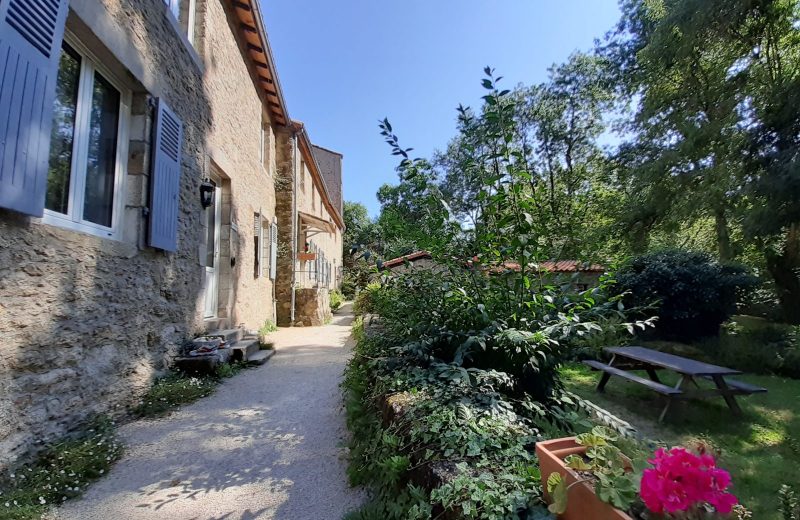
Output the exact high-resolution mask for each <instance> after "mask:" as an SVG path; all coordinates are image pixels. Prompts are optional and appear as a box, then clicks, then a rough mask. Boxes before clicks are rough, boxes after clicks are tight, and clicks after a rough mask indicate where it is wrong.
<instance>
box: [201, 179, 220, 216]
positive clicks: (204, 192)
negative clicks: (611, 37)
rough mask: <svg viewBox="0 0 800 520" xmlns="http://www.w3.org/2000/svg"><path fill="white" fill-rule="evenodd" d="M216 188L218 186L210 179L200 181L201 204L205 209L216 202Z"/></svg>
mask: <svg viewBox="0 0 800 520" xmlns="http://www.w3.org/2000/svg"><path fill="white" fill-rule="evenodd" d="M216 188H217V186H216V185H215V184H214V183H213V182H211V180H210V179H206V180H204V181H203V182H201V183H200V205H201V206H203V209H206V208H210V207H211V205H212V204H214V192H215V191H216Z"/></svg>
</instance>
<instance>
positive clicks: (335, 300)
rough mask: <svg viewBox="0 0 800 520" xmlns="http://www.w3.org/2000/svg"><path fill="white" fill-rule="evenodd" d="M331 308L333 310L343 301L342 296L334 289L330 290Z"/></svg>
mask: <svg viewBox="0 0 800 520" xmlns="http://www.w3.org/2000/svg"><path fill="white" fill-rule="evenodd" d="M330 301H331V310H332V311H335V310H337V309H338V308H339V307H341V306H342V303H344V296H343V295H342V293H341V292H339V291H337V290H336V289H334V290H332V291H331V292H330Z"/></svg>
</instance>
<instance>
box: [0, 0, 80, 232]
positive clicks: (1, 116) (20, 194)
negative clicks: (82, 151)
mask: <svg viewBox="0 0 800 520" xmlns="http://www.w3.org/2000/svg"><path fill="white" fill-rule="evenodd" d="M67 5H68V1H67V0H10V1H6V2H2V1H0V207H3V208H7V209H11V210H14V211H19V212H21V213H25V214H27V215H33V216H36V217H41V216H42V215H43V214H44V201H45V191H46V189H47V170H48V160H49V157H48V156H49V152H50V131H51V129H52V125H53V106H54V101H55V94H56V79H57V77H58V62H59V57H60V55H61V52H60V50H61V41H62V39H63V37H64V21H65V19H66V16H67Z"/></svg>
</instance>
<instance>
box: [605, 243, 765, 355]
mask: <svg viewBox="0 0 800 520" xmlns="http://www.w3.org/2000/svg"><path fill="white" fill-rule="evenodd" d="M616 278H617V286H616V290H617V291H618V292H619V293H620V294H625V295H626V304H627V306H628V307H629V308H631V307H633V308H642V309H647V308H649V309H650V310H649V311H646V312H645V313H644V314H642V315H643V316H649V315H652V314H653V313H654V314H656V315H657V316H658V321H657V322H656V327H655V332H656V334H657V335H658V336H660V337H663V338H673V339H680V340H684V341H686V340H692V339H697V338H702V337H708V336H716V335H717V334H719V326H720V325H721V324H722V323H723V322H724V321H725V320H727V319H728V318H730V317H731V315H733V314H734V313H735V312H736V302H737V300H738V298H739V297H740V296H741V295H742V293H743V292H746V291H748V290H750V289H752V288H753V287H754V286H755V284H756V279H755V277H753V276H752V275H751V274H749V273H748V272H747V269H746V268H745V267H743V266H738V265H730V264H721V263H719V262H717V261H715V260H714V259H713V258H712V257H711V255H709V254H707V253H701V252H693V251H682V250H667V251H660V252H655V253H648V254H645V255H642V256H638V257H636V258H633V259H632V260H631V261H630V262H628V263H627V264H626V265H625V266H623V267H622V268H621V269H620V271H619V272H618V273H617V277H616Z"/></svg>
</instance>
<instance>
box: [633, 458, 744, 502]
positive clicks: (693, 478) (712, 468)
mask: <svg viewBox="0 0 800 520" xmlns="http://www.w3.org/2000/svg"><path fill="white" fill-rule="evenodd" d="M648 462H649V463H650V464H652V465H653V467H652V468H649V469H646V470H644V474H643V475H642V482H641V489H640V492H639V493H640V495H641V497H642V500H643V501H644V504H645V505H646V506H647V508H648V509H649V510H650V511H652V512H654V513H659V514H664V513H669V514H675V513H680V512H683V511H689V510H691V509H692V508H696V507H699V506H701V505H704V504H709V505H711V506H713V507H714V509H716V510H717V512H719V513H722V514H728V513H730V512H731V509H732V508H733V506H734V505H736V504H737V503H738V500H737V499H736V497H735V496H733V495H732V494H730V493H728V492H727V489H728V486H730V483H731V476H730V474H729V473H728V472H727V471H725V470H724V469H720V468H718V467H717V465H716V461H715V460H714V457H712V456H711V455H708V454H705V453H702V454H700V455H696V454H694V453H692V452H690V451H689V450H687V449H686V448H672V449H671V450H669V451H667V450H665V449H663V448H659V449H658V450H656V452H655V456H654V457H653V458H652V459H650V460H649V461H648Z"/></svg>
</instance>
